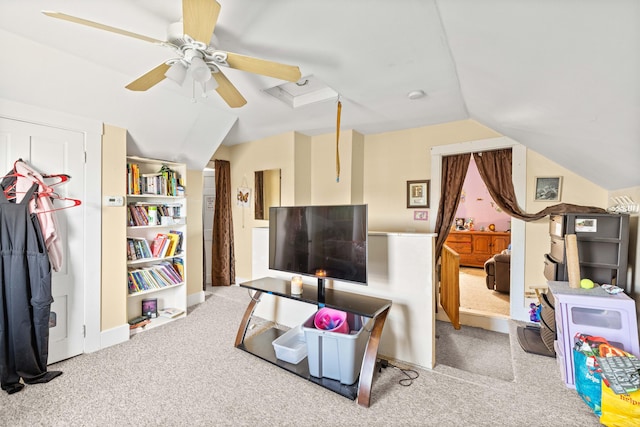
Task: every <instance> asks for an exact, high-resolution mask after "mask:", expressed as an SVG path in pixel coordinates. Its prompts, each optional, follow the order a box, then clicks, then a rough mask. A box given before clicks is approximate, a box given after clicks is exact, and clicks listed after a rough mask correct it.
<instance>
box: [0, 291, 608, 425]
mask: <svg viewBox="0 0 640 427" xmlns="http://www.w3.org/2000/svg"><path fill="white" fill-rule="evenodd" d="M248 301H249V296H248V294H247V291H246V289H243V288H239V287H236V286H232V287H222V288H218V289H215V291H214V292H213V295H212V296H211V297H210V298H208V299H207V300H206V302H204V303H202V304H200V305H198V306H197V307H194V308H193V309H192V310H190V313H189V315H188V316H187V317H186V318H184V319H179V320H177V321H175V322H172V323H169V324H167V325H165V326H163V327H161V328H154V329H152V330H149V331H147V332H144V333H141V334H138V335H136V336H134V338H133V339H131V340H130V341H127V342H125V343H122V344H118V345H116V346H113V347H109V348H106V349H104V350H101V351H98V352H96V353H88V354H82V355H80V356H78V357H74V358H72V359H68V360H65V361H62V362H59V363H55V364H53V365H52V366H51V369H52V370H61V371H63V372H64V373H63V375H61V376H60V377H58V378H56V379H55V380H53V381H51V382H49V383H46V384H35V385H27V386H25V388H24V390H23V391H21V392H19V393H16V394H12V395H8V394H6V393H5V392H1V393H0V426H11V427H23V426H24V427H31V426H56V427H58V426H69V427H71V426H73V427H81V426H89V427H93V426H96V427H103V426H104V427H111V426H120V427H128V426H132V427H140V426H193V427H199V426H203V427H208V426H216V427H217V426H230V427H236V426H247V427H263V426H264V427H271V426H278V427H280V426H292V427H294V426H320V427H324V426H331V427H333V426H336V427H338V426H353V427H359V426H363V427H364V426H367V427H377V426H380V427H389V426H402V427H405V426H416V427H418V426H419V427H424V426H434V427H435V426H473V427H476V426H478V427H480V426H486V427H494V426H507V427H538V426H581V427H587V426H594V427H596V426H598V425H599V422H598V418H597V417H596V416H595V415H593V413H592V412H591V410H590V409H589V408H588V407H587V405H585V404H584V403H583V402H582V400H581V399H580V397H579V396H578V394H577V393H576V392H575V390H571V389H568V388H567V387H565V386H564V383H563V382H562V380H561V378H560V372H559V370H558V367H557V365H556V361H555V360H554V359H552V358H549V357H544V356H537V355H532V354H529V353H525V352H524V351H523V350H522V349H521V348H520V346H519V345H518V343H517V340H516V339H515V338H514V337H515V335H511V334H510V338H511V339H510V345H511V351H510V353H511V356H512V358H513V377H514V380H512V381H505V380H499V379H495V378H490V377H487V376H485V375H478V374H473V373H470V372H466V371H462V370H459V369H455V368H452V367H449V366H446V365H438V366H436V368H435V369H434V370H423V369H418V370H417V372H418V373H419V374H420V376H419V377H418V378H417V379H415V380H413V381H412V382H411V385H410V386H405V385H406V382H402V383H401V381H402V380H405V379H406V378H407V377H406V376H405V375H403V373H402V372H401V371H400V370H399V369H396V368H393V367H389V368H387V369H383V370H382V372H379V373H376V375H375V377H374V381H373V388H372V390H371V391H372V392H371V407H369V408H363V407H360V406H358V405H357V404H356V402H354V401H352V400H349V399H346V398H344V397H342V396H340V395H338V394H336V393H334V392H332V391H329V390H327V389H324V388H322V387H319V386H318V385H316V384H314V383H312V382H311V381H309V380H307V379H304V378H301V377H298V376H296V375H294V374H291V373H289V372H287V371H284V370H282V369H280V368H279V367H278V366H275V365H272V364H271V363H268V362H265V361H263V360H261V359H259V358H257V357H255V356H253V355H251V354H249V353H246V352H244V351H242V350H239V349H237V348H234V346H233V342H234V339H235V336H236V332H237V328H238V325H239V323H240V320H241V318H242V315H243V314H244V310H245V308H246V306H247V304H248ZM425 315H428V313H425ZM515 327H516V324H515V323H514V324H513V328H514V330H513V333H515ZM385 332H387V331H385ZM459 351H460V352H461V354H462V355H466V357H467V358H468V359H470V361H473V360H474V359H479V358H481V357H482V356H480V355H478V354H476V353H475V352H474V349H473V348H459ZM485 358H489V356H485Z"/></svg>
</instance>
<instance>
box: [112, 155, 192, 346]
mask: <svg viewBox="0 0 640 427" xmlns="http://www.w3.org/2000/svg"><path fill="white" fill-rule="evenodd" d="M131 165H136V168H137V171H136V172H135V173H134V172H133V171H132V166H131ZM162 168H164V169H169V170H171V171H173V172H175V175H176V178H177V179H175V180H173V184H168V183H167V182H166V181H170V180H171V178H169V179H167V178H166V177H163V176H158V177H157V178H154V177H153V176H154V175H157V174H158V173H160V171H161V169H162ZM127 174H128V182H127V211H128V215H127V218H128V222H127V238H128V239H129V238H134V239H144V240H146V242H147V243H148V246H149V248H150V249H153V242H154V239H155V238H156V236H157V235H158V234H165V235H166V234H168V233H169V232H170V231H177V232H181V233H182V242H181V245H180V247H181V250H180V251H178V252H176V253H175V254H173V255H170V256H163V257H157V256H156V257H154V256H145V255H144V254H142V253H141V254H138V258H137V259H128V260H127V282H126V283H125V286H127V292H128V296H127V318H128V319H134V318H136V317H138V316H141V315H142V314H143V313H142V300H144V299H157V309H158V311H159V312H160V311H161V310H163V309H166V308H173V309H178V310H182V313H181V314H180V315H178V316H176V317H173V318H167V317H161V316H158V317H157V318H153V319H151V323H149V324H147V325H146V326H144V327H143V328H136V329H132V330H131V335H134V334H136V333H139V332H143V331H145V330H149V329H152V328H154V327H157V326H161V325H164V324H166V323H168V322H171V321H173V320H176V319H179V318H182V317H185V316H186V312H187V287H186V280H187V277H186V271H187V268H186V267H187V253H186V248H187V203H186V198H185V194H184V188H185V186H186V182H185V179H186V175H187V170H186V165H185V164H183V163H174V162H168V161H163V160H156V159H148V158H142V157H134V156H128V157H127ZM138 177H139V178H140V179H139V180H138ZM135 180H138V182H139V183H138V184H136V185H134V183H133V181H135ZM145 180H147V181H148V180H155V183H156V184H158V183H160V182H162V181H165V184H167V185H166V187H162V185H160V186H156V188H155V191H156V193H162V194H156V193H150V192H149V191H154V189H153V188H151V189H149V188H145V185H144V184H145V183H144V181H145ZM163 185H164V184H163ZM178 185H179V186H178ZM137 193H139V194H137ZM130 205H133V206H141V207H143V208H146V209H148V207H149V206H155V207H156V209H157V215H156V217H157V223H156V224H145V225H139V224H140V223H139V222H138V224H134V223H135V221H133V223H132V221H130V218H131V208H130ZM161 207H162V208H163V209H164V208H167V209H166V211H165V212H164V213H165V214H166V215H162V211H161ZM148 219H149V216H147V220H148ZM127 245H128V243H127ZM147 255H149V254H147ZM140 256H142V257H141V258H140ZM179 261H181V262H182V265H183V268H182V280H181V281H179V282H178V281H177V278H176V280H175V281H176V283H172V282H170V281H167V280H165V281H164V282H163V281H162V280H156V282H159V283H160V285H161V287H157V288H156V287H149V288H148V289H143V290H135V289H132V286H131V283H130V280H129V272H131V271H139V270H145V269H147V270H148V269H152V268H154V267H155V268H159V266H160V265H162V264H165V265H166V264H167V263H168V264H169V265H172V264H173V263H174V262H179ZM164 268H166V267H164ZM147 277H148V276H147ZM156 277H157V275H156ZM146 283H147V284H149V283H151V281H146ZM134 287H135V286H134ZM139 288H140V286H139Z"/></svg>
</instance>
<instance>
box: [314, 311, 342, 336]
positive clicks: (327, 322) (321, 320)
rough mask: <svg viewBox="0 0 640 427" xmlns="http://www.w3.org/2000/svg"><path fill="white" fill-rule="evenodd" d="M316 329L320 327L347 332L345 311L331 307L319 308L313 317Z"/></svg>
mask: <svg viewBox="0 0 640 427" xmlns="http://www.w3.org/2000/svg"><path fill="white" fill-rule="evenodd" d="M313 324H314V325H315V327H316V329H322V330H325V331H328V332H340V333H343V334H348V333H349V323H348V322H347V313H345V312H344V311H340V310H334V309H332V308H327V307H324V308H321V309H320V310H318V312H317V313H316V316H315V318H314V319H313Z"/></svg>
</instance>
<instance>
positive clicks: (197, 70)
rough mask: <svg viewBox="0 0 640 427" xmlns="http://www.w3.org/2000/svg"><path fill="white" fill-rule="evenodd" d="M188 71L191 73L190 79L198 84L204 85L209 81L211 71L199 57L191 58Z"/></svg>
mask: <svg viewBox="0 0 640 427" xmlns="http://www.w3.org/2000/svg"><path fill="white" fill-rule="evenodd" d="M189 70H190V71H191V77H193V80H195V81H197V82H199V83H205V82H207V81H209V80H211V70H210V69H209V67H208V66H207V64H205V62H204V61H203V60H202V58H200V57H199V56H194V57H193V58H191V66H190V67H189Z"/></svg>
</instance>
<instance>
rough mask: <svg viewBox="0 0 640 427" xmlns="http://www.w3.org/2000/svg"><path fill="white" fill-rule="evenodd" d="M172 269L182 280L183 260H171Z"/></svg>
mask: <svg viewBox="0 0 640 427" xmlns="http://www.w3.org/2000/svg"><path fill="white" fill-rule="evenodd" d="M172 264H173V269H174V270H175V271H176V272H177V273H178V274H179V275H180V279H182V280H184V260H183V259H182V258H174V259H173V263H172Z"/></svg>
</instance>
